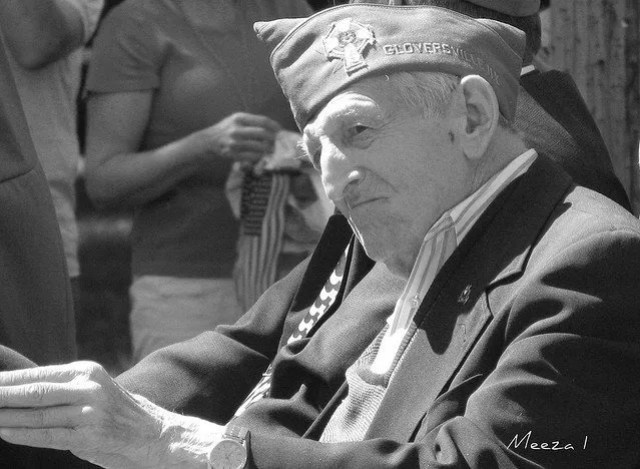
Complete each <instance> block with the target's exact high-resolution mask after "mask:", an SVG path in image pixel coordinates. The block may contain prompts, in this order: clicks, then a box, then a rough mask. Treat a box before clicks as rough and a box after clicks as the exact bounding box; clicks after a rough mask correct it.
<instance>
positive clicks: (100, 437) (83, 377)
mask: <svg viewBox="0 0 640 469" xmlns="http://www.w3.org/2000/svg"><path fill="white" fill-rule="evenodd" d="M222 431H223V428H222V427H220V426H218V425H215V424H213V423H209V422H205V421H203V420H200V419H197V418H194V417H185V416H182V415H177V414H173V413H171V412H169V411H167V410H164V409H162V408H160V407H158V406H156V405H155V404H152V403H151V402H149V401H147V400H146V399H144V398H143V397H141V396H135V395H132V394H130V393H128V392H127V391H126V390H124V389H123V388H121V387H120V386H119V385H118V384H117V383H116V382H115V381H113V380H112V379H111V377H110V376H109V375H108V374H107V372H106V371H105V370H104V369H103V368H102V367H101V366H100V365H98V364H96V363H91V362H77V363H73V364H70V365H60V366H48V367H41V368H31V369H28V370H19V371H10V372H4V373H0V437H2V439H4V440H6V441H7V442H9V443H15V444H20V445H28V446H36V447H42V448H53V449H66V450H70V451H71V452H72V453H73V454H75V455H76V456H78V457H80V458H82V459H85V460H87V461H90V462H92V463H94V464H98V465H100V466H103V467H106V468H125V467H126V468H171V467H176V468H177V467H180V468H188V467H204V464H205V462H206V456H207V455H208V453H209V451H210V449H211V448H212V447H213V445H214V443H215V442H216V441H217V440H218V438H219V437H220V435H221V434H222Z"/></svg>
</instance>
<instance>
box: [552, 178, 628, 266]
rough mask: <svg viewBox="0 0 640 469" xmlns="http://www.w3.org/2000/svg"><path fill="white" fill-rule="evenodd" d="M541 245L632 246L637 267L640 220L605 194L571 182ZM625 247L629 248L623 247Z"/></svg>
mask: <svg viewBox="0 0 640 469" xmlns="http://www.w3.org/2000/svg"><path fill="white" fill-rule="evenodd" d="M542 239H543V242H542V243H541V245H543V246H546V247H548V248H550V251H552V252H553V251H555V252H560V251H562V250H564V249H567V248H569V247H570V246H585V247H586V246H591V247H592V248H594V249H605V250H607V249H609V250H611V254H612V255H614V254H615V253H614V251H615V250H616V249H620V248H621V247H622V246H623V245H626V246H632V245H633V246H635V248H633V251H634V252H637V256H638V258H637V259H628V261H632V262H633V263H635V264H638V265H639V268H640V220H638V218H637V217H635V216H634V215H633V214H632V213H630V212H629V211H628V210H626V209H625V208H624V207H622V206H621V205H619V204H618V203H616V202H614V201H613V200H611V199H609V198H608V197H606V196H604V195H602V194H600V193H598V192H595V191H593V190H591V189H587V188H585V187H582V186H575V185H574V186H572V188H571V189H570V190H569V191H568V192H567V193H566V195H565V197H564V198H563V200H562V201H561V202H560V203H559V204H558V205H557V206H556V209H555V211H554V213H553V214H552V216H551V218H550V220H549V223H548V225H547V229H546V230H545V231H544V233H543V235H542ZM625 249H628V247H627V248H625Z"/></svg>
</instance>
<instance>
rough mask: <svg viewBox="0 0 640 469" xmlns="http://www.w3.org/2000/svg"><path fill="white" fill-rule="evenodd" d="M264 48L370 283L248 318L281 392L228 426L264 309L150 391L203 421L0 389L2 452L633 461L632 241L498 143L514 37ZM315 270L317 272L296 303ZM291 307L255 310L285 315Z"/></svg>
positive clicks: (110, 389) (313, 31)
mask: <svg viewBox="0 0 640 469" xmlns="http://www.w3.org/2000/svg"><path fill="white" fill-rule="evenodd" d="M257 29H258V31H259V34H260V36H261V37H262V38H263V39H264V40H265V41H266V42H267V43H268V44H270V45H271V46H272V47H273V53H272V64H273V66H274V69H275V70H276V75H277V77H278V79H279V81H280V83H281V85H282V87H283V89H284V91H285V93H286V94H287V95H288V97H289V99H290V101H291V103H292V108H293V110H294V114H295V116H296V119H297V121H298V124H299V125H300V127H301V128H304V134H305V147H306V149H307V150H308V153H309V156H310V158H311V159H312V161H313V162H314V164H315V165H316V166H317V167H318V168H319V169H320V171H321V172H322V180H323V184H324V186H325V189H326V190H327V193H328V194H329V195H330V196H331V198H332V199H333V200H334V201H335V202H336V204H337V205H338V207H339V208H340V210H341V211H342V212H343V213H344V214H345V216H346V217H347V218H348V220H349V223H350V225H351V226H352V228H353V230H354V231H355V233H356V238H357V240H356V241H354V242H353V243H351V244H350V245H349V246H348V247H347V253H348V257H349V258H350V260H351V262H350V263H349V265H356V266H358V265H359V264H367V262H368V261H367V260H366V259H364V258H362V257H361V256H362V249H364V250H365V251H366V254H367V256H368V257H369V258H371V259H373V260H375V261H377V264H376V265H375V266H374V267H372V266H371V265H370V264H369V265H368V269H369V273H368V274H367V275H366V276H364V278H354V277H353V275H352V273H351V272H345V273H343V275H344V276H345V281H344V282H342V284H343V286H341V289H340V291H338V292H336V293H335V295H336V296H339V297H340V305H339V306H338V307H337V308H336V309H335V310H334V311H333V312H332V314H330V315H328V316H327V315H325V316H323V317H322V318H321V319H320V320H318V321H315V318H316V316H318V315H320V313H318V311H317V310H314V309H313V306H315V305H313V306H311V307H310V306H309V304H310V302H313V299H312V297H315V296H316V295H318V293H319V290H320V289H319V288H318V289H317V290H316V291H315V292H308V293H304V294H301V295H298V296H296V297H295V298H294V300H293V301H292V304H291V305H289V308H290V310H291V314H290V315H287V318H285V319H282V315H280V314H274V315H273V316H277V317H278V318H279V319H274V318H273V317H270V316H269V315H266V317H263V318H261V320H262V326H263V327H264V328H267V329H269V328H271V329H273V330H280V335H281V337H282V341H281V347H280V349H279V351H278V353H277V355H276V358H275V360H274V362H273V366H272V370H271V372H270V373H268V374H267V375H268V376H270V377H271V379H272V384H271V387H270V392H269V394H268V396H266V397H262V398H256V399H255V402H249V403H245V404H246V405H243V406H241V408H240V410H239V411H238V412H237V413H236V414H237V416H236V417H235V418H233V419H231V421H230V422H229V423H227V421H228V420H229V416H230V413H232V412H233V407H235V406H237V405H238V404H240V403H241V402H242V400H243V398H244V396H245V394H246V390H247V389H250V388H251V386H253V384H255V383H254V382H252V381H251V380H248V379H246V376H250V375H254V374H255V373H254V370H260V369H262V370H264V367H265V365H266V363H267V362H268V360H267V359H266V357H268V356H271V355H273V354H274V351H273V350H272V348H273V347H274V346H273V344H272V343H269V344H261V343H260V334H258V333H257V332H256V331H255V329H252V328H251V327H243V324H244V325H246V324H249V323H255V322H259V320H257V319H256V318H255V311H256V310H254V311H253V312H249V313H248V315H247V316H246V317H245V318H244V319H243V320H242V321H241V323H240V324H239V325H237V326H236V327H234V328H228V329H221V330H220V331H219V332H214V333H212V334H208V335H203V336H200V337H199V338H197V339H195V340H194V341H193V342H191V343H188V344H184V345H182V346H180V347H181V348H180V347H179V348H174V349H172V350H171V353H172V356H173V357H174V360H175V361H176V364H175V369H181V370H183V371H182V374H176V373H173V374H171V373H170V372H171V369H170V368H171V367H168V368H167V372H168V373H167V374H168V377H167V380H166V383H165V384H166V386H165V389H162V390H161V392H170V391H172V390H174V389H176V390H178V391H177V392H178V398H177V399H176V398H175V397H174V398H173V402H174V403H176V402H177V401H178V400H179V399H180V398H182V397H184V399H185V400H188V399H189V398H188V395H187V393H186V392H180V391H179V388H181V387H182V384H183V383H182V382H180V380H181V379H183V378H187V379H186V383H184V384H185V385H186V387H188V388H189V389H190V391H192V393H193V394H198V390H199V389H198V388H202V387H206V388H208V390H207V391H206V392H200V393H199V394H200V397H199V398H200V399H210V400H211V401H213V402H214V403H215V404H216V405H214V406H212V407H211V408H209V409H206V411H207V412H208V413H209V414H208V416H210V417H211V418H212V420H214V421H215V422H216V423H214V422H211V421H205V420H202V419H199V418H195V417H188V416H182V415H179V414H175V413H171V412H169V411H168V410H165V409H162V408H161V407H159V406H158V405H157V404H153V403H151V402H150V401H148V400H147V399H145V398H142V397H141V396H137V395H134V394H131V393H129V392H127V391H124V390H123V389H122V387H121V386H119V385H118V384H116V383H114V382H113V381H112V380H110V379H109V378H108V377H107V376H106V375H105V373H104V372H103V371H102V370H101V369H100V368H99V367H97V366H96V365H91V364H76V365H69V366H59V367H48V368H34V369H32V370H26V371H14V372H8V373H3V374H0V407H2V408H3V409H2V410H1V411H0V428H1V430H0V436H1V437H2V438H3V439H5V440H7V441H9V442H13V443H17V444H26V445H33V446H44V447H53V448H61V449H70V450H72V451H73V452H74V453H75V454H76V455H79V456H81V457H83V458H85V459H88V460H90V461H93V462H96V463H99V464H100V465H103V466H105V467H204V466H205V464H207V463H208V464H210V465H211V466H212V467H234V468H241V467H257V468H268V467H273V468H276V467H277V468H299V467H311V468H314V467H317V468H321V467H324V468H334V467H348V468H353V467H355V468H358V467H359V468H371V467H478V468H489V467H589V466H591V467H626V466H629V465H632V464H635V463H638V462H639V461H640V455H639V453H640V451H639V450H638V448H637V445H636V440H637V438H638V436H639V435H638V433H640V426H639V425H638V423H640V422H639V420H640V403H639V402H638V400H637V399H636V396H635V394H636V392H637V388H638V384H639V383H638V382H637V381H638V380H639V379H640V373H638V371H640V370H639V369H638V368H639V365H638V363H640V361H639V360H638V359H639V358H640V318H638V317H637V315H635V314H633V309H634V307H635V305H637V304H638V300H640V292H638V291H636V290H638V289H637V288H636V285H634V281H633V280H632V279H634V278H635V272H636V271H637V269H638V267H639V264H640V226H639V225H638V222H637V220H635V219H634V218H633V217H632V216H631V215H630V214H628V213H627V212H626V211H624V210H623V209H622V208H620V207H619V206H617V205H616V204H614V203H612V202H611V201H609V200H608V199H606V198H605V197H602V196H600V195H598V194H596V193H594V192H591V191H589V190H587V189H582V188H578V187H576V186H575V185H573V184H572V182H571V180H570V178H569V177H568V176H567V175H566V174H565V173H564V172H563V171H562V170H561V169H559V168H558V167H557V166H555V165H554V164H553V163H551V162H550V161H549V160H548V159H547V158H546V157H545V156H544V155H538V154H537V153H536V151H535V150H534V149H527V147H526V145H525V144H524V143H523V141H522V140H521V138H520V137H519V136H518V135H517V133H516V132H514V131H513V129H512V128H511V124H510V122H511V121H512V119H513V117H514V113H515V104H516V99H517V90H518V78H519V73H520V67H521V54H522V50H523V46H524V38H523V35H522V33H521V32H519V31H518V30H516V29H515V28H512V27H510V26H507V25H505V24H501V23H498V22H495V21H491V20H474V19H471V18H469V17H466V16H464V15H460V14H457V13H452V12H450V11H447V10H444V9H440V8H434V7H415V8H395V7H390V6H374V5H348V6H343V7H336V8H334V9H330V10H326V11H324V12H321V13H319V14H316V15H314V16H312V17H311V18H309V19H307V20H279V21H275V22H271V23H267V24H260V25H258V26H257ZM345 244H346V240H345V241H344V242H343V243H342V244H339V245H338V246H337V247H336V252H334V253H332V255H333V257H334V258H333V259H331V260H330V261H329V262H328V264H329V265H330V264H332V263H335V260H336V259H337V258H338V257H340V255H341V254H342V251H344V249H345ZM359 259H362V260H359ZM612 266H613V267H612ZM315 267H319V268H320V269H319V271H316V270H315ZM302 268H304V266H302V267H301V268H300V269H302ZM364 270H366V269H364ZM383 270H388V271H390V272H392V273H393V275H394V277H393V278H395V279H397V280H396V281H395V282H394V281H389V280H388V279H389V276H388V275H387V274H386V273H384V274H380V272H381V271H383ZM325 271H326V264H325V263H323V262H322V260H320V259H318V258H317V257H312V258H311V259H310V260H309V262H308V264H307V270H306V273H305V275H304V277H303V278H302V279H301V280H300V289H301V290H303V289H302V286H304V285H305V283H307V282H309V279H310V278H311V277H313V276H314V275H316V274H317V275H320V276H321V277H322V278H324V273H325ZM300 272H301V270H297V271H296V272H295V273H294V275H296V274H298V275H299V274H300ZM381 279H385V281H381ZM353 283H355V286H354V285H353ZM282 285H284V284H280V285H276V286H275V287H274V289H272V290H271V291H270V292H268V293H267V294H266V295H265V296H264V297H263V299H262V300H261V304H260V305H259V306H258V307H259V308H262V310H263V311H265V310H268V306H269V303H271V306H273V307H274V308H281V307H282V305H281V304H279V301H280V300H279V299H278V295H280V294H281V291H280V290H281V289H282V288H283V286H282ZM375 294H379V295H381V296H382V297H383V298H384V297H385V295H388V299H389V300H391V299H392V298H394V299H397V303H396V306H395V309H394V311H393V313H392V315H391V316H390V317H389V318H388V320H387V319H386V317H385V315H384V314H383V313H382V312H381V311H384V308H382V309H381V311H371V309H375V308H370V307H369V306H371V304H372V303H371V301H370V298H371V297H372V296H374V295H375ZM320 296H322V294H321V295H320ZM398 296H399V298H398ZM310 298H311V299H310ZM373 304H378V303H373ZM306 313H312V314H310V317H309V318H307V317H306V316H305V314H306ZM283 320H284V323H283V322H282V321H283ZM278 321H279V325H274V324H272V322H278ZM297 322H299V323H300V325H301V328H300V329H301V330H304V331H305V332H306V336H305V337H302V338H300V337H299V335H298V332H301V331H296V330H295V329H296V327H295V326H294V325H295V324H296V323H297ZM378 326H380V327H378ZM255 327H256V328H258V326H255ZM376 329H377V331H376ZM371 331H376V332H374V333H373V336H374V337H373V340H369V341H367V338H368V337H370V334H371ZM378 331H379V333H378ZM289 336H290V337H291V339H290V340H288V337H289ZM286 342H289V343H286ZM238 344H243V346H242V347H244V348H245V351H244V355H243V352H242V351H241V350H240V349H241V348H242V347H241V346H240V345H238ZM225 346H226V347H228V348H229V350H225V349H224V347H225ZM189 348H191V349H192V350H193V349H198V350H199V351H200V352H201V353H199V354H192V355H189V354H188V353H187V352H186V351H187V350H188V349H189ZM246 349H251V350H246ZM181 352H182V353H183V355H182V356H181V355H180V353H181ZM163 353H164V352H163ZM196 355H198V356H197V357H196ZM215 355H220V356H226V357H227V358H228V361H227V362H226V363H225V361H224V360H222V359H220V358H218V359H217V360H214V361H215V362H216V365H215V366H214V368H215V369H212V373H213V374H215V375H216V376H217V378H218V379H217V382H215V383H214V382H211V381H207V379H206V378H203V379H202V380H201V381H200V382H195V381H196V380H194V379H193V376H192V375H191V374H190V373H192V374H193V375H197V374H198V371H197V370H198V369H200V368H206V366H207V365H206V363H205V362H206V361H207V359H208V357H210V356H215ZM241 356H244V359H242V360H240V359H238V357H241ZM345 357H346V358H345ZM181 360H184V361H186V362H187V363H186V364H180V363H177V362H179V361H181ZM239 365H244V366H246V367H247V368H248V369H240V368H237V366H239ZM147 366H148V364H147ZM229 366H234V368H232V369H229V370H226V374H225V370H224V369H225V368H226V367H229ZM187 369H191V370H192V371H191V372H188V371H186V370H187ZM336 370H341V371H343V372H344V375H345V376H346V380H345V379H344V377H345V376H340V377H339V376H338V374H337V371H336ZM138 376H140V378H141V379H144V373H140V374H139V375H138ZM221 377H226V378H227V380H226V382H225V381H221V379H220V378H221ZM621 377H622V378H621ZM343 381H345V382H344V383H343ZM170 382H174V383H175V384H174V385H173V386H174V387H173V388H172V387H171V384H170ZM257 391H259V390H257ZM234 395H236V396H235V397H234ZM257 395H260V392H258V393H257ZM149 397H151V398H152V400H154V401H156V402H161V401H162V398H161V397H160V396H155V395H154V396H149ZM251 400H252V401H253V400H254V399H251ZM223 402H226V403H227V404H228V407H231V409H227V410H222V409H221V407H222V405H221V404H222V403H223ZM183 404H184V405H181V404H177V405H176V407H179V408H181V409H182V408H189V406H190V405H191V403H187V402H184V403H183ZM203 408H204V407H203ZM225 412H226V413H225ZM301 436H302V437H303V438H300V437H301Z"/></svg>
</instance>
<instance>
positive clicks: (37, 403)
mask: <svg viewBox="0 0 640 469" xmlns="http://www.w3.org/2000/svg"><path fill="white" fill-rule="evenodd" d="M95 386H96V385H92V384H91V383H73V384H71V385H70V384H67V383H63V384H60V383H46V382H45V383H31V384H23V385H19V386H2V387H0V408H29V407H50V406H59V405H75V404H78V403H80V402H83V401H84V400H85V398H86V397H87V394H88V392H89V391H91V390H94V388H95Z"/></svg>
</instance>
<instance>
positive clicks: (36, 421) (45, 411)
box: [0, 406, 90, 428]
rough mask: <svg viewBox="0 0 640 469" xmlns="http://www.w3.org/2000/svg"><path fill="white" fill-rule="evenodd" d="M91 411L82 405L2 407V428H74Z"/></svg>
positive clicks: (0, 415) (0, 420)
mask: <svg viewBox="0 0 640 469" xmlns="http://www.w3.org/2000/svg"><path fill="white" fill-rule="evenodd" d="M89 411H90V410H89V408H88V407H84V408H83V407H80V406H58V407H36V408H31V409H0V428H56V427H59V428H64V427H67V428H73V427H77V426H79V425H80V424H81V423H82V418H83V416H84V415H86V414H87V412H89Z"/></svg>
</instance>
